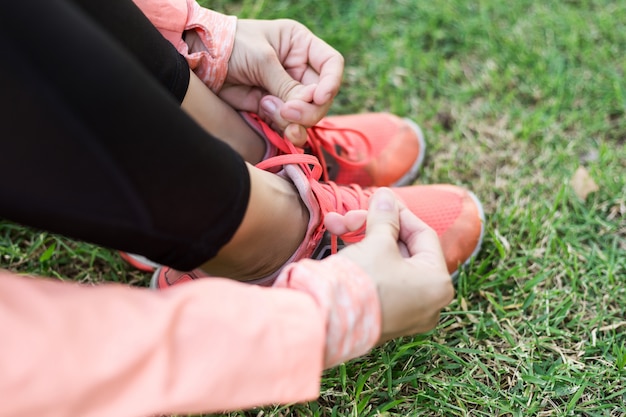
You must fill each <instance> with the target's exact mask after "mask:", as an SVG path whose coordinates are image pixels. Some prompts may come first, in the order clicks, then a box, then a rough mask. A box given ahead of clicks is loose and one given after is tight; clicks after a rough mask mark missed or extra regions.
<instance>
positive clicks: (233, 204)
mask: <svg viewBox="0 0 626 417" xmlns="http://www.w3.org/2000/svg"><path fill="white" fill-rule="evenodd" d="M38 3H39V4H37V5H36V6H35V7H37V9H38V11H39V13H37V14H32V13H31V12H30V9H31V6H28V7H27V6H23V5H21V3H14V4H11V6H10V7H6V8H3V10H2V13H0V15H1V17H0V23H1V24H0V49H1V50H2V51H3V52H6V55H5V58H6V59H5V60H3V62H2V64H1V65H0V89H1V90H2V91H3V95H2V99H1V101H0V141H1V142H2V148H3V152H1V153H0V175H2V176H3V177H4V178H11V181H5V182H2V185H0V188H1V190H0V192H1V193H2V195H3V198H2V199H1V201H0V216H3V217H6V218H8V219H12V220H14V221H18V222H22V223H25V224H28V225H31V226H34V227H40V228H43V229H47V230H50V231H53V232H56V233H62V234H65V235H67V236H71V237H74V238H78V239H84V240H87V241H91V242H94V243H97V244H101V245H103V246H108V247H113V248H116V249H120V250H126V251H130V252H136V253H140V254H142V255H145V256H147V257H149V258H151V259H153V260H155V261H157V262H159V263H162V264H165V265H171V266H173V267H176V268H179V269H192V268H196V267H198V266H199V265H201V264H202V263H204V262H206V261H207V260H208V259H211V258H213V257H215V256H216V255H218V253H220V254H221V252H220V251H221V249H222V247H223V246H224V245H226V244H227V243H228V242H229V241H231V240H232V239H233V236H235V235H236V232H237V231H238V229H239V227H240V224H241V223H242V221H244V223H245V225H246V226H245V227H246V228H247V227H248V224H250V229H251V230H255V231H256V230H257V227H258V223H257V222H254V221H251V220H247V219H248V218H249V219H254V211H253V210H254V209H255V208H254V207H255V206H254V205H253V204H256V203H253V202H255V201H257V197H256V196H257V195H258V194H257V193H256V192H255V190H253V191H251V188H250V185H251V184H250V183H251V181H252V182H253V183H254V187H257V185H258V186H259V187H260V188H259V189H260V190H264V192H274V191H273V190H281V192H282V193H283V194H284V198H281V199H279V200H277V201H278V202H282V201H288V202H290V203H293V202H295V200H293V199H291V198H289V196H288V194H289V189H288V188H289V186H288V183H287V182H286V181H285V180H283V179H281V178H280V177H274V176H272V177H271V178H272V181H274V185H265V184H264V183H263V181H264V179H267V178H270V177H269V174H267V173H263V174H260V175H258V176H257V175H256V174H249V173H248V166H247V165H246V164H245V163H244V161H243V160H242V158H241V157H240V156H239V155H238V154H237V153H235V152H234V151H233V150H232V149H231V148H230V147H228V146H226V145H225V144H223V143H222V142H220V141H219V140H217V139H215V138H214V137H212V136H211V135H209V134H207V133H206V132H205V131H204V130H203V129H202V128H201V127H200V126H199V125H198V124H196V123H193V121H192V120H191V118H190V117H189V116H188V115H187V114H186V113H185V112H183V111H182V110H181V109H180V107H179V104H178V102H177V101H176V100H175V99H174V98H173V97H172V94H171V91H167V90H166V89H163V88H162V86H161V85H160V84H159V83H158V82H157V81H156V80H155V79H154V78H153V77H151V76H150V74H149V73H148V72H147V71H146V70H145V68H144V67H143V66H142V65H141V64H140V63H139V62H138V61H137V60H135V59H134V58H133V56H132V54H130V53H129V51H128V50H127V49H125V48H124V47H123V46H122V45H120V44H119V43H117V42H116V41H115V40H114V39H112V38H111V36H109V34H108V33H107V32H105V31H103V30H102V29H101V28H100V27H98V26H97V25H94V24H93V22H92V21H90V20H89V18H88V16H87V15H85V14H84V13H83V12H81V11H80V10H77V9H76V7H74V6H73V5H72V4H69V3H67V2H64V1H61V0H50V1H48V0H46V1H41V2H38ZM113 3H115V2H113ZM107 5H108V6H109V7H111V6H112V2H109V3H107ZM5 9H6V10H5ZM33 26H36V27H38V28H39V29H38V31H44V32H45V33H47V34H48V36H49V38H48V42H47V43H46V45H45V46H44V45H41V42H40V39H39V37H38V34H37V33H34V32H33V33H21V32H20V28H24V27H33ZM157 35H158V33H157ZM158 39H160V41H162V42H165V43H166V45H167V47H168V48H172V47H171V45H169V43H167V41H165V40H164V39H163V38H162V37H160V35H159V38H155V39H154V41H155V42H159V41H158ZM85 44H87V45H89V48H85ZM55 45H57V46H58V47H57V48H54V49H52V47H54V46H55ZM174 52H175V51H174ZM79 53H80V56H78V55H79ZM173 56H174V55H173ZM177 56H178V57H180V55H177ZM179 64H180V65H183V69H184V71H187V74H188V69H187V68H185V67H184V64H185V63H184V60H183V61H182V63H181V62H180V61H179ZM184 71H183V72H184ZM174 78H176V77H174ZM24 167H28V170H25V169H24ZM18 172H19V173H21V174H23V175H15V173H18ZM257 178H260V179H257ZM279 180H280V181H279ZM286 184H287V186H286ZM294 195H295V191H294ZM265 196H266V197H267V196H268V195H265ZM249 201H250V204H249ZM216 202H218V203H216ZM269 202H270V204H271V203H272V202H274V199H273V198H272V199H271V200H269ZM281 204H282V203H281ZM281 207H283V206H280V204H276V207H275V208H274V210H272V209H269V208H268V209H266V208H264V211H267V212H269V213H272V214H274V215H275V217H273V219H277V218H278V219H279V220H280V223H279V224H274V225H273V226H272V227H273V229H274V230H276V229H278V228H280V227H281V224H284V222H285V219H287V218H290V216H295V217H294V218H295V219H296V221H295V222H294V224H295V226H294V228H293V229H287V230H294V232H293V239H294V240H296V241H297V240H298V239H299V238H300V237H299V234H300V231H299V230H298V228H297V224H298V221H302V225H301V227H300V229H303V228H305V227H306V219H304V220H302V219H300V216H301V214H302V213H301V208H300V209H298V207H297V204H286V205H285V206H284V208H285V210H284V211H283V212H281V211H280V208H281ZM279 213H282V214H280V217H278V214H279ZM262 218H263V220H264V221H266V222H267V221H268V220H271V219H272V218H269V219H268V218H265V217H264V216H263V217H262ZM266 227H268V228H269V227H270V226H269V225H268V226H266ZM289 233H291V232H289ZM290 236H291V234H290ZM265 237H267V236H265ZM269 237H270V238H273V239H276V240H277V242H278V244H280V243H282V242H283V240H284V239H285V236H280V237H278V236H275V235H270V236H269ZM237 239H239V237H237ZM272 244H273V242H271V241H270V242H268V243H267V246H269V245H272ZM233 246H234V243H233ZM286 246H289V245H286ZM270 247H271V246H270ZM277 247H280V246H277ZM224 253H226V254H227V255H228V254H230V248H226V249H225V250H224ZM219 256H220V255H218V258H217V259H216V262H215V265H216V266H217V265H220V260H219ZM288 256H289V254H286V255H283V254H280V253H278V254H277V258H278V259H280V260H282V259H283V258H285V257H288ZM220 267H221V268H223V269H225V268H226V267H225V266H220ZM260 268H261V269H263V267H260Z"/></svg>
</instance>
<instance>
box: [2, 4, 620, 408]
mask: <svg viewBox="0 0 626 417" xmlns="http://www.w3.org/2000/svg"><path fill="white" fill-rule="evenodd" d="M209 3H210V5H211V7H212V8H214V9H216V10H220V11H226V12H228V13H232V14H238V15H240V16H241V17H253V18H268V19H269V18H277V17H288V18H293V19H296V20H299V21H301V22H303V23H305V24H306V25H307V26H308V27H309V28H311V29H312V30H313V31H314V32H315V33H317V34H318V35H319V36H320V37H322V38H323V39H325V40H326V41H327V42H328V43H330V44H331V45H333V46H334V47H335V48H337V49H338V50H339V51H341V52H342V53H343V55H344V56H345V58H346V70H345V77H344V84H343V88H342V90H341V92H340V94H339V96H338V97H337V99H336V102H335V105H334V106H333V108H332V112H333V113H354V112H364V111H390V112H393V113H396V114H399V115H401V116H407V117H411V118H413V119H414V120H415V121H417V122H418V123H419V124H420V125H421V126H422V128H423V130H424V132H425V134H426V136H427V142H428V154H427V158H426V161H425V166H424V169H423V172H422V175H421V176H420V178H419V179H418V181H419V182H423V183H436V182H445V183H453V184H458V185H463V186H467V187H469V188H470V189H472V190H473V191H474V192H475V193H476V194H477V195H478V196H479V198H480V199H481V200H482V201H483V203H484V207H485V211H486V213H487V227H486V236H485V241H484V244H483V250H482V252H481V253H480V255H479V256H478V257H477V258H476V260H475V262H474V263H473V264H472V265H471V266H470V267H469V268H468V269H467V270H466V271H464V272H463V273H462V274H461V275H460V277H459V282H458V292H457V297H456V299H455V301H454V302H453V303H452V304H451V305H450V306H449V307H448V308H446V309H445V310H444V312H443V314H442V318H441V323H440V325H439V326H438V328H437V329H436V330H434V331H433V332H431V333H430V334H427V335H422V336H418V337H415V338H405V339H402V340H396V341H392V342H390V343H387V344H386V345H384V346H382V347H380V348H377V349H375V350H374V351H372V352H371V353H370V354H369V355H367V356H365V357H363V358H359V359H357V360H353V361H351V362H349V363H347V364H344V365H342V366H340V367H338V368H336V369H333V370H330V371H327V372H326V373H325V375H324V379H323V384H322V390H321V396H320V398H319V400H318V401H315V402H311V403H308V404H299V405H292V406H288V407H265V408H260V409H256V410H252V411H248V412H240V413H231V414H229V416H276V417H277V416H287V415H302V416H378V415H382V416H413V415H415V416H418V415H419V416H440V415H441V416H626V289H625V288H624V284H625V283H626V114H625V113H626V112H625V111H626V81H625V78H624V76H625V71H626V59H625V58H624V54H625V53H626V3H624V2H617V1H608V0H607V1H599V0H598V1H593V0H569V1H555V0H548V1H545V2H538V1H529V0H519V1H515V2H502V1H496V0H479V1H461V0H449V1H441V2H425V1H413V0H397V1H392V2H389V1H382V0H380V1H374V0H363V1H358V2H357V1H330V0H317V1H312V0H300V1H270V0H267V1H262V0H256V1H252V0H244V1H238V2H226V1H219V0H218V1H211V2H209ZM579 166H584V167H586V169H587V170H588V171H589V173H590V174H591V176H592V177H593V179H594V180H595V182H596V183H597V184H598V186H599V190H598V191H597V192H595V193H592V194H590V195H589V197H588V198H587V199H586V200H585V201H582V200H580V199H579V198H578V197H577V196H576V195H575V193H574V192H573V190H572V188H571V186H570V179H571V177H572V176H573V174H574V172H575V171H576V169H577V168H578V167H579ZM0 266H2V267H5V268H9V269H13V270H17V271H20V272H32V273H41V274H47V275H52V276H59V277H65V278H66V279H74V280H79V281H89V282H98V281H103V280H114V281H121V282H127V283H130V284H137V285H146V282H147V279H148V278H147V277H146V276H145V275H143V274H141V273H138V272H136V271H132V270H131V269H130V268H129V267H127V266H126V265H125V264H124V263H123V262H121V261H120V260H119V259H118V258H117V257H116V255H115V253H114V252H112V251H109V250H105V249H101V248H97V247H93V246H90V245H86V244H82V243H77V242H73V241H71V240H68V239H64V238H59V237H57V236H54V235H51V234H46V233H39V232H36V231H32V230H29V229H24V228H20V227H17V226H15V225H13V224H11V223H7V222H4V223H0ZM207 395H210V393H207Z"/></svg>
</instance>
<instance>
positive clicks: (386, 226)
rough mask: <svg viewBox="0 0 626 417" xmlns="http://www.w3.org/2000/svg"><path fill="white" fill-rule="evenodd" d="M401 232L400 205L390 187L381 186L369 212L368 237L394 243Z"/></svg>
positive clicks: (370, 205) (371, 201)
mask: <svg viewBox="0 0 626 417" xmlns="http://www.w3.org/2000/svg"><path fill="white" fill-rule="evenodd" d="M399 233H400V205H399V203H398V200H397V198H396V196H395V194H394V193H393V191H391V190H390V189H389V188H386V187H381V188H379V189H378V190H376V192H374V195H373V196H372V198H371V200H370V204H369V208H368V213H367V227H366V231H365V236H366V237H370V236H371V237H374V238H375V239H379V240H381V241H389V242H390V243H393V244H394V245H395V244H396V242H397V241H398V236H399Z"/></svg>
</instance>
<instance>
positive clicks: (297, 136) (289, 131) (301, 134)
mask: <svg viewBox="0 0 626 417" xmlns="http://www.w3.org/2000/svg"><path fill="white" fill-rule="evenodd" d="M284 136H285V137H286V138H287V140H288V141H290V142H291V143H293V144H294V145H296V146H299V147H303V146H304V145H305V144H306V139H307V134H306V128H305V127H304V126H302V125H299V124H295V123H292V124H289V125H287V127H286V128H285V130H284Z"/></svg>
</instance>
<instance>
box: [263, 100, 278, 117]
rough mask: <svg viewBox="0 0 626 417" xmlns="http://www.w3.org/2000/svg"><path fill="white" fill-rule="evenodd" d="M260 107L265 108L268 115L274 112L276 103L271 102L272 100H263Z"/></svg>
mask: <svg viewBox="0 0 626 417" xmlns="http://www.w3.org/2000/svg"><path fill="white" fill-rule="evenodd" d="M261 107H263V110H265V111H266V112H267V113H268V114H269V115H270V116H271V115H273V114H274V113H276V109H277V108H278V107H276V104H274V103H273V102H272V100H265V101H263V102H262V103H261Z"/></svg>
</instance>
